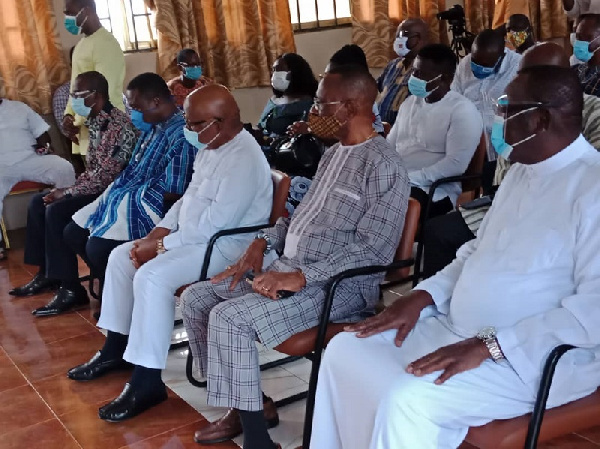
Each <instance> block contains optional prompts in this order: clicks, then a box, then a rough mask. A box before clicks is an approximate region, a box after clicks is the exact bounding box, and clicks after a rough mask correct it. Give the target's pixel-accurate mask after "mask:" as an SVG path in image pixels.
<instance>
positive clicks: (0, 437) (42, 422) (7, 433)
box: [0, 418, 55, 439]
mask: <svg viewBox="0 0 600 449" xmlns="http://www.w3.org/2000/svg"><path fill="white" fill-rule="evenodd" d="M54 420H55V418H48V419H45V420H44V421H40V422H36V423H35V424H30V425H28V426H25V427H21V428H20V429H14V430H11V431H9V432H6V433H0V439H2V438H4V437H5V436H6V435H10V434H11V433H13V432H22V431H23V430H27V429H29V428H31V427H35V426H39V425H40V424H46V423H49V422H51V421H54Z"/></svg>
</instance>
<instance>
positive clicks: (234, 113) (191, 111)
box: [183, 84, 240, 121]
mask: <svg viewBox="0 0 600 449" xmlns="http://www.w3.org/2000/svg"><path fill="white" fill-rule="evenodd" d="M183 107H184V109H185V115H186V117H187V116H190V115H192V116H197V115H199V114H201V115H203V116H210V117H213V118H215V119H219V120H220V121H226V120H234V121H235V120H237V121H239V120H240V108H239V107H238V105H237V103H236V101H235V98H233V95H232V94H231V91H230V90H229V89H227V88H226V87H225V86H222V85H221V84H209V85H208V86H204V87H201V88H199V89H196V90H195V91H193V92H192V93H191V94H189V95H188V96H187V98H186V99H185V102H184V106H183Z"/></svg>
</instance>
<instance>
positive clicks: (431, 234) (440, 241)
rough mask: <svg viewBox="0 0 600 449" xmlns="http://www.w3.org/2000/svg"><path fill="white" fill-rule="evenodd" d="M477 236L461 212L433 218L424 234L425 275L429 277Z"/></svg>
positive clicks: (426, 225) (428, 222)
mask: <svg viewBox="0 0 600 449" xmlns="http://www.w3.org/2000/svg"><path fill="white" fill-rule="evenodd" d="M474 238H475V235H474V234H473V233H472V232H471V230H470V229H469V227H468V226H467V224H466V223H465V220H464V219H463V217H462V215H461V214H460V212H452V213H449V214H446V215H442V216H439V217H435V218H432V219H431V220H428V221H427V223H426V224H425V233H424V236H423V244H424V251H423V257H424V262H423V277H425V278H428V277H430V276H433V275H434V274H435V273H437V272H438V271H440V270H441V269H443V268H444V267H446V265H448V264H449V263H450V262H452V261H453V260H454V259H455V258H456V252H457V251H458V249H459V248H460V247H461V246H462V245H464V244H465V243H467V242H468V241H469V240H472V239H474Z"/></svg>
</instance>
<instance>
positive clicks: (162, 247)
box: [156, 237, 167, 254]
mask: <svg viewBox="0 0 600 449" xmlns="http://www.w3.org/2000/svg"><path fill="white" fill-rule="evenodd" d="M166 252H167V248H165V244H164V243H163V239H162V237H161V238H160V239H158V240H157V241H156V254H164V253H166Z"/></svg>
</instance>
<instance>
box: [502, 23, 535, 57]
mask: <svg viewBox="0 0 600 449" xmlns="http://www.w3.org/2000/svg"><path fill="white" fill-rule="evenodd" d="M506 42H508V43H509V44H510V45H511V46H512V47H513V48H514V49H515V51H516V52H517V53H519V54H523V52H525V50H527V49H529V48H531V47H533V46H534V45H535V40H534V38H533V30H532V29H531V23H529V19H528V18H527V16H526V15H524V14H513V15H512V16H510V18H509V19H508V23H507V24H506Z"/></svg>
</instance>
